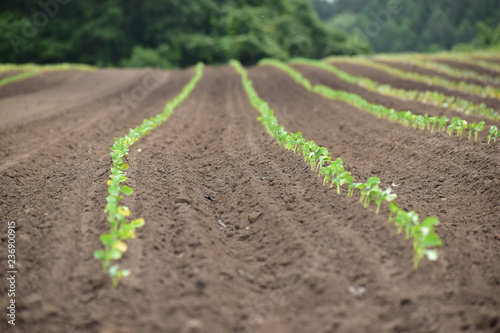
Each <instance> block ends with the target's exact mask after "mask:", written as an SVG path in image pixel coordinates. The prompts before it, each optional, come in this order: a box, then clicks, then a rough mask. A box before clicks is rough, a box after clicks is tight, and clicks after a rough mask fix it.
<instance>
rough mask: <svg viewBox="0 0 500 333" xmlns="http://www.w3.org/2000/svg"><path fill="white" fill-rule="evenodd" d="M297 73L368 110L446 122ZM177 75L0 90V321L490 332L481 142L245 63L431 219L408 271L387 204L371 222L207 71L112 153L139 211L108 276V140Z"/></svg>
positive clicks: (41, 325) (492, 159)
mask: <svg viewBox="0 0 500 333" xmlns="http://www.w3.org/2000/svg"><path fill="white" fill-rule="evenodd" d="M339 67H340V66H339ZM296 68H297V69H299V70H300V71H301V72H302V73H303V74H304V75H305V76H306V77H308V78H309V79H310V80H311V81H312V82H313V83H321V84H325V85H327V86H331V87H333V88H336V89H344V90H347V91H352V92H355V93H357V94H359V95H361V96H363V97H364V98H365V99H367V100H369V101H371V102H374V103H379V104H383V105H386V106H390V107H393V108H395V109H399V110H407V109H409V110H412V111H413V112H415V113H419V114H424V113H428V114H436V115H447V116H448V117H449V118H451V117H453V116H462V115H460V114H458V113H456V112H454V111H452V110H447V109H439V108H436V107H429V106H427V105H424V104H420V103H417V102H409V101H402V100H399V99H396V98H392V97H387V96H381V95H377V94H374V93H372V92H369V91H366V90H363V89H362V88H359V87H357V86H355V85H349V84H346V83H343V82H341V81H338V80H337V79H335V77H334V76H333V75H331V74H329V73H326V72H322V71H321V70H317V69H313V68H310V67H306V66H296ZM344 69H346V70H349V71H352V72H354V71H355V72H357V73H358V74H359V73H363V71H365V70H366V76H369V75H370V76H373V77H374V78H377V76H376V72H374V71H372V70H370V69H365V67H363V66H357V67H356V68H354V65H349V66H344ZM193 73H194V71H193V69H192V68H191V69H186V70H176V71H171V72H163V71H157V70H104V69H102V70H97V71H94V72H77V71H66V72H53V73H52V72H46V73H43V74H40V75H37V76H33V77H31V78H28V79H26V80H23V81H19V82H15V83H11V84H8V85H6V86H4V87H2V88H0V117H1V121H0V157H1V159H0V184H1V187H0V209H1V213H2V214H1V216H2V222H5V223H2V225H3V227H2V231H1V232H2V233H1V234H0V245H1V248H2V249H6V248H7V245H6V244H7V227H6V223H7V222H8V221H15V222H16V225H17V229H16V250H17V252H16V257H17V263H16V264H17V269H18V274H17V280H16V306H17V308H16V315H17V316H16V326H11V325H9V324H7V320H6V319H5V314H4V315H3V316H4V319H2V320H1V321H0V331H1V332H15V333H17V332H19V333H21V332H22V333H24V332H42V333H45V332H48V333H50V332H58V333H59V332H63V333H76V332H99V333H135V332H172V333H173V332H176V333H177V332H186V333H187V332H190V333H195V332H196V333H197V332H227V333H229V332H245V333H246V332H273V333H274V332H278V333H280V332H283V333H285V332H325V333H326V332H395V333H396V332H460V331H463V332H496V333H498V332H500V315H499V313H500V300H499V295H500V265H499V263H500V241H499V240H496V239H495V236H496V235H499V234H500V224H499V222H500V221H499V219H500V169H499V165H500V163H499V162H500V155H499V149H500V148H499V146H498V144H499V143H497V144H491V145H487V144H486V141H487V138H486V135H485V134H484V133H482V134H481V135H480V137H479V142H478V143H474V142H472V141H467V140H466V139H465V138H456V137H452V138H448V136H447V135H446V134H445V133H434V134H431V133H430V132H428V131H420V130H416V129H413V128H407V127H403V126H401V125H398V124H395V123H391V122H388V121H386V120H381V119H377V118H376V117H373V116H371V115H369V114H367V113H365V112H363V111H360V110H358V109H355V108H353V107H351V106H349V105H347V104H344V103H341V102H336V101H332V100H327V99H324V98H323V97H321V96H319V95H316V94H313V93H309V92H307V91H306V90H304V89H303V88H302V87H301V86H299V85H297V84H295V83H294V82H293V80H292V79H290V78H289V77H288V76H287V75H286V74H284V73H283V72H281V71H279V70H277V69H274V68H272V67H269V66H262V67H254V68H251V69H249V74H250V78H251V79H252V80H253V81H254V85H255V88H256V90H257V92H258V93H259V95H260V96H261V97H262V98H263V99H264V100H266V101H268V102H269V104H270V106H271V107H272V108H273V109H274V110H275V112H276V116H277V117H278V119H279V121H280V124H282V125H283V126H284V127H285V128H286V129H287V130H289V131H301V132H302V133H303V135H304V137H305V138H307V139H309V140H315V142H316V143H317V144H319V145H322V146H325V147H327V148H328V150H329V151H330V152H331V153H332V155H333V156H334V157H335V158H336V157H340V158H342V159H343V161H344V164H345V165H346V168H347V169H348V170H349V171H351V172H352V174H353V175H354V176H355V178H356V179H359V180H366V179H367V178H368V177H371V176H376V177H379V178H380V179H381V180H382V185H383V186H384V187H385V186H391V185H392V187H393V190H394V191H395V192H396V193H397V194H398V199H397V201H398V203H399V204H400V205H401V206H403V207H404V208H406V209H408V210H415V211H417V212H418V213H419V214H420V216H421V217H424V216H429V215H435V216H437V217H439V219H440V220H441V225H440V226H438V227H437V232H438V233H439V235H440V236H441V238H442V240H443V248H442V249H441V250H440V252H439V253H440V257H439V260H438V261H437V262H428V261H426V260H423V261H422V262H421V264H420V267H419V269H418V270H416V271H414V270H413V268H412V255H413V253H412V251H413V250H412V243H411V241H409V240H405V239H404V236H403V235H398V233H397V228H396V227H395V226H394V225H393V224H390V223H388V222H387V215H388V209H387V206H383V208H382V209H381V212H380V214H379V215H376V214H375V207H374V206H370V207H369V208H368V209H364V208H363V207H362V205H361V204H360V203H359V202H358V200H357V197H356V196H355V197H354V198H348V197H347V196H346V193H345V191H342V193H341V195H337V193H336V190H335V189H330V188H329V187H323V186H322V179H320V178H318V177H317V173H316V172H315V171H312V170H311V169H310V167H309V166H307V164H305V163H304V162H303V158H302V157H301V156H299V155H296V154H293V152H290V151H287V150H285V149H284V148H283V147H280V146H278V145H277V144H276V143H275V142H274V139H272V138H271V137H270V136H269V134H267V132H266V131H265V129H264V127H263V126H262V125H261V124H260V122H259V121H258V120H257V119H256V118H257V116H258V112H257V111H256V110H255V109H254V108H253V107H252V106H251V105H250V103H249V101H248V97H247V95H246V93H245V92H244V90H243V87H242V85H241V81H240V77H239V76H238V75H237V74H236V72H235V71H234V70H233V69H232V68H231V67H218V68H211V67H206V68H205V70H204V76H203V78H202V80H201V81H200V82H199V84H198V86H197V87H196V88H195V90H194V91H193V93H192V94H191V95H190V97H189V98H188V99H187V100H186V101H185V102H184V103H183V104H182V105H181V106H180V107H179V108H178V109H176V110H175V111H174V113H173V115H172V116H171V117H170V118H169V119H168V120H167V122H166V123H165V124H163V125H161V126H160V127H158V128H157V129H155V130H153V131H152V132H151V134H150V135H149V136H148V137H146V138H143V139H141V140H140V141H139V142H137V143H136V144H134V145H133V146H132V148H131V153H130V155H129V156H128V157H127V161H128V163H129V164H130V169H129V171H128V174H129V177H130V178H129V180H128V181H127V184H128V185H129V186H131V187H132V188H134V189H135V192H134V194H133V195H132V196H130V197H128V198H126V199H125V200H124V201H125V204H126V205H127V206H129V207H130V209H131V212H132V216H133V217H134V218H136V217H143V218H145V220H146V224H145V226H144V227H143V228H141V229H139V230H138V231H137V238H136V239H134V240H130V241H128V242H127V243H128V245H129V250H128V251H127V253H126V255H125V256H124V259H123V260H122V261H121V265H122V266H123V267H126V268H130V269H131V270H132V275H131V277H128V278H126V279H123V280H122V282H121V283H120V285H119V286H118V288H116V289H113V288H112V287H111V283H110V280H109V278H108V277H107V275H106V274H105V273H103V272H102V271H101V269H100V264H99V262H98V261H96V260H94V259H93V258H92V254H93V251H94V250H95V249H98V248H100V247H101V244H100V241H99V235H100V234H101V233H103V232H106V230H107V228H108V225H107V222H106V216H105V214H104V213H103V209H104V206H105V198H106V195H107V184H106V181H107V179H108V177H109V168H110V166H111V159H110V157H109V148H110V146H111V145H112V144H113V138H115V137H119V136H123V135H124V134H126V133H127V131H128V129H129V128H132V127H135V126H137V125H138V124H140V123H141V121H142V120H143V119H144V118H148V117H151V116H153V115H156V114H158V113H160V112H161V111H162V110H163V107H164V105H165V103H166V101H168V100H169V99H171V98H173V97H174V96H175V95H176V94H178V93H179V92H180V91H181V89H182V87H183V86H184V85H185V84H186V83H187V82H188V81H189V79H190V78H191V76H192V75H193ZM380 78H381V80H382V79H385V76H383V75H382V74H380ZM393 83H394V84H395V85H396V86H397V84H396V83H397V82H393ZM408 84H409V83H408ZM413 84H414V85H415V89H418V85H419V83H415V82H413ZM492 100H493V99H492ZM493 102H495V101H494V100H493ZM496 103H500V102H499V101H496ZM464 118H465V119H467V120H470V121H477V120H480V119H481V118H479V117H477V116H469V117H468V118H467V117H464ZM486 121H487V124H494V123H492V122H491V121H489V120H486ZM2 251H3V252H4V254H5V256H6V253H7V252H6V250H2ZM3 262H4V265H6V260H4V261H3ZM2 281H3V282H1V283H0V292H1V294H0V305H1V307H2V308H4V309H5V310H4V311H5V313H6V306H7V301H8V298H7V290H8V288H7V284H6V282H5V281H6V280H5V279H2Z"/></svg>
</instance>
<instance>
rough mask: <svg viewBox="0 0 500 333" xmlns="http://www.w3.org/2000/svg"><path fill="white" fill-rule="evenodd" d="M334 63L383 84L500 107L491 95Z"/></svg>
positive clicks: (344, 69) (341, 68)
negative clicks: (480, 94) (476, 93)
mask: <svg viewBox="0 0 500 333" xmlns="http://www.w3.org/2000/svg"><path fill="white" fill-rule="evenodd" d="M332 64H333V65H334V66H335V67H337V68H339V69H340V70H343V71H345V72H347V73H349V74H351V75H356V76H362V77H367V78H369V79H372V80H374V81H376V82H380V83H383V84H389V85H391V86H393V87H397V88H402V89H407V90H419V91H427V90H431V91H438V92H441V93H443V94H445V95H448V96H458V97H461V98H463V99H466V100H468V101H471V102H473V103H476V104H480V103H484V104H486V105H487V106H488V107H490V108H493V109H495V110H498V109H500V100H498V99H495V98H490V97H481V96H477V95H472V94H466V93H462V92H460V91H456V90H450V89H446V88H443V87H439V86H434V85H432V84H425V83H422V82H418V81H413V80H406V79H400V78H397V77H394V76H391V75H390V74H387V73H385V72H383V71H381V70H378V69H375V68H371V67H369V66H364V65H359V64H350V63H345V62H332Z"/></svg>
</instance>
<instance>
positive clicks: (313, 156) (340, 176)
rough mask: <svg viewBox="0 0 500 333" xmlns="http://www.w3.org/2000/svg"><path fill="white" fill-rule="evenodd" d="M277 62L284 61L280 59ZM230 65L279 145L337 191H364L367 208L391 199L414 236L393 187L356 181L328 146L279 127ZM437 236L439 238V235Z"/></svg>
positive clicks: (412, 219) (414, 219)
mask: <svg viewBox="0 0 500 333" xmlns="http://www.w3.org/2000/svg"><path fill="white" fill-rule="evenodd" d="M267 61H269V60H267ZM273 62H275V61H273ZM277 63H278V64H281V63H279V62H277ZM231 65H232V66H233V67H234V68H235V70H236V72H237V73H238V74H240V75H241V82H242V84H243V87H244V89H245V91H246V93H247V95H248V98H249V100H250V103H251V104H252V105H253V106H254V107H255V108H256V109H257V110H258V111H259V113H260V117H258V118H257V119H258V120H259V121H260V122H261V123H262V124H263V126H264V127H265V128H266V129H267V131H268V133H269V134H270V135H271V136H272V137H274V138H275V139H276V140H277V142H278V143H279V144H283V143H284V146H285V148H287V149H289V150H293V151H294V152H297V151H298V153H299V154H302V155H303V157H304V161H305V162H307V163H308V164H309V165H310V166H311V169H312V170H318V169H319V176H321V177H324V179H323V185H326V184H328V182H331V184H330V187H333V184H336V186H337V193H340V186H343V185H344V184H347V185H348V191H347V196H348V197H352V196H353V194H354V191H355V189H359V190H360V192H361V198H360V202H363V205H364V206H365V207H368V205H369V204H370V202H371V201H375V203H376V204H377V211H376V213H378V212H379V209H380V206H381V204H382V203H383V202H384V201H387V202H390V203H391V214H390V215H389V221H393V220H395V221H396V224H398V226H399V228H400V232H401V230H402V228H406V236H407V238H409V237H411V236H412V235H413V230H414V229H413V228H414V226H418V225H420V221H419V219H418V215H417V214H416V213H414V212H406V211H405V210H403V209H402V208H399V207H398V206H397V205H396V204H395V203H394V202H392V201H394V200H395V199H396V194H394V193H391V189H390V188H388V189H386V190H385V191H382V190H381V189H380V187H379V184H380V179H379V178H377V177H371V178H369V179H368V181H367V182H366V183H355V182H354V179H353V177H352V176H351V174H350V172H347V171H345V169H344V166H343V162H342V160H341V159H340V158H337V159H336V160H335V161H332V160H331V156H330V153H329V152H328V150H327V149H326V148H324V147H320V146H318V145H316V144H315V143H314V141H305V139H304V138H302V134H300V132H298V133H295V134H294V133H289V132H287V131H286V130H285V129H284V128H283V127H281V126H279V124H278V119H277V118H276V117H275V116H274V111H273V110H272V109H271V108H269V105H267V103H265V102H264V101H263V100H262V99H261V98H260V97H259V96H258V94H257V92H256V91H255V89H254V88H253V84H252V81H251V80H250V79H249V78H248V73H247V71H246V70H245V69H244V68H243V66H241V64H240V63H239V62H237V61H234V60H233V61H231ZM280 66H281V65H280ZM292 77H293V78H294V79H295V80H296V81H299V82H300V81H304V80H302V78H301V76H299V75H296V73H294V74H293V75H292ZM304 82H305V81H304ZM305 87H306V89H307V87H309V88H311V86H308V85H306V86H305ZM312 89H313V90H314V91H323V93H325V92H326V93H330V92H328V89H329V88H327V87H324V86H314V87H313V88H312ZM331 95H332V96H333V95H335V96H343V98H346V99H349V100H351V98H352V100H355V97H353V96H356V95H353V94H349V93H345V92H339V91H333V92H331ZM352 100H351V102H352ZM362 103H368V102H366V101H362ZM378 109H379V110H380V112H381V113H383V114H385V113H386V112H387V114H388V115H387V117H397V116H398V115H399V114H401V112H400V113H397V112H395V111H394V110H392V109H387V108H385V109H384V108H383V107H381V108H378ZM403 116H404V115H403ZM389 119H392V118H389ZM422 119H424V121H425V117H422ZM435 119H437V118H435ZM418 121H420V120H417V122H418ZM424 126H425V124H424ZM430 228H431V229H430V231H429V232H430V233H432V234H434V229H433V227H432V226H431V227H430ZM436 236H437V235H436ZM437 238H438V239H439V237H438V236H437ZM420 243H421V242H420ZM420 243H416V244H417V245H414V248H415V251H417V252H415V253H416V254H415V255H417V254H419V253H421V251H422V248H423V247H422V246H421V245H420ZM424 253H425V252H424ZM429 253H431V252H429ZM435 254H437V252H435ZM428 257H429V258H433V259H432V260H434V257H432V256H428ZM419 261H420V259H419V260H418V261H416V259H414V267H415V268H417V267H418V262H419Z"/></svg>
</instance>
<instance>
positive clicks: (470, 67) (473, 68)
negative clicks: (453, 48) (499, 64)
mask: <svg viewBox="0 0 500 333" xmlns="http://www.w3.org/2000/svg"><path fill="white" fill-rule="evenodd" d="M433 61H436V62H440V63H443V64H445V65H448V66H451V67H456V68H458V69H468V70H471V71H474V72H477V73H479V74H486V75H489V76H493V77H500V73H499V72H497V71H495V70H492V69H486V68H484V67H482V66H478V65H472V64H469V63H465V62H461V61H458V60H448V59H439V58H437V59H433Z"/></svg>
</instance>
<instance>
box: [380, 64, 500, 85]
mask: <svg viewBox="0 0 500 333" xmlns="http://www.w3.org/2000/svg"><path fill="white" fill-rule="evenodd" d="M376 62H378V63H381V64H385V65H389V66H391V67H394V68H398V69H402V70H404V71H406V72H416V73H420V74H424V75H428V76H440V77H442V78H444V79H446V80H450V81H456V82H459V81H464V82H467V83H471V84H476V85H479V86H493V87H500V84H495V83H490V82H485V81H481V80H477V79H471V78H457V77H454V76H451V75H447V74H444V73H441V72H439V71H437V70H432V69H427V68H425V67H421V66H418V65H414V64H411V63H405V62H400V61H386V60H384V61H382V60H377V61H376ZM493 77H494V76H493Z"/></svg>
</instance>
